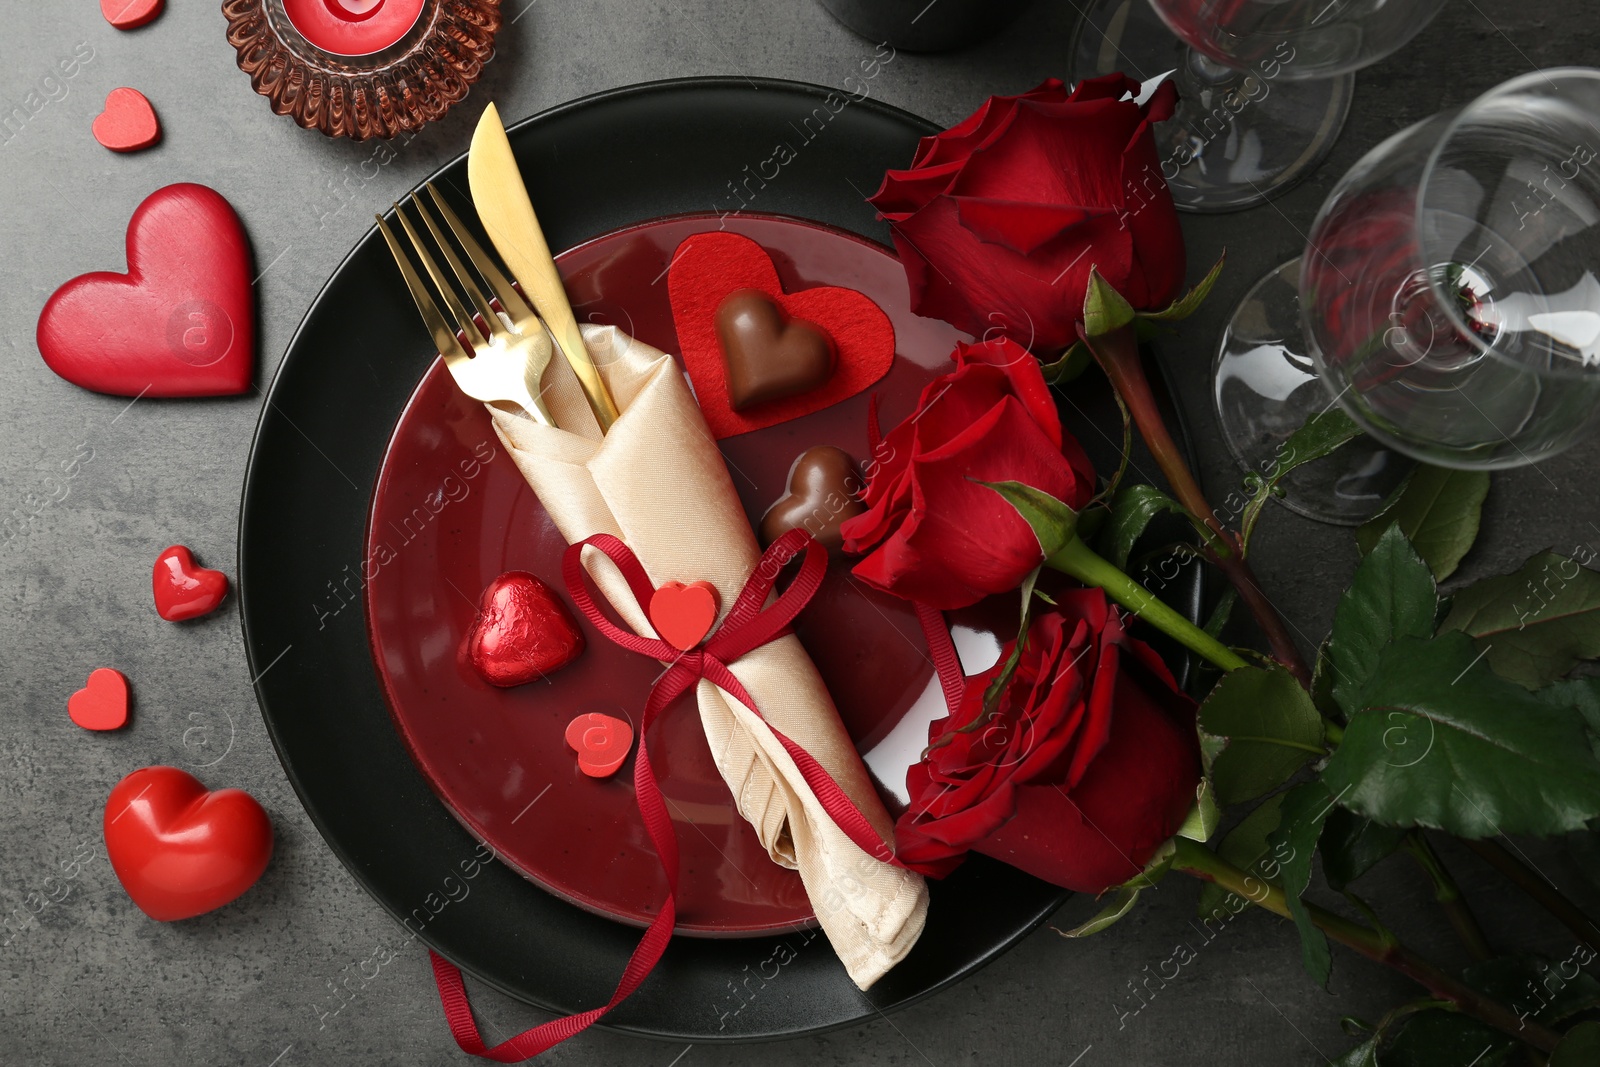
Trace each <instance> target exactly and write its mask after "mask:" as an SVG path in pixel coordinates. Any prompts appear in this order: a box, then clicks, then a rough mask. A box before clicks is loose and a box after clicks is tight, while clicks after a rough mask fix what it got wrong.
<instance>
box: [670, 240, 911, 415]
mask: <svg viewBox="0 0 1600 1067" xmlns="http://www.w3.org/2000/svg"><path fill="white" fill-rule="evenodd" d="M738 289H754V290H758V291H759V292H762V293H765V294H767V296H769V297H771V298H772V301H773V303H775V304H777V305H778V306H779V307H780V308H781V309H782V310H783V314H784V315H785V316H787V317H788V318H789V319H791V320H795V319H798V320H801V321H804V322H808V323H813V324H815V325H816V326H817V327H818V328H820V330H821V332H822V333H824V334H825V335H826V336H827V337H829V338H830V339H832V341H833V344H834V346H835V349H836V354H837V362H836V365H835V366H834V369H833V372H832V374H831V375H828V376H827V378H826V381H823V382H822V383H821V384H820V385H818V386H817V387H816V388H811V389H807V390H806V391H805V392H802V393H799V394H798V395H794V396H788V397H785V398H783V399H778V400H769V401H767V402H766V403H763V404H759V405H757V406H754V407H750V408H747V409H746V410H744V411H735V410H733V399H732V397H731V396H730V390H729V383H728V372H727V367H726V365H725V364H724V362H723V353H722V346H721V343H720V339H719V338H718V335H717V309H718V308H719V307H721V306H722V302H723V300H724V299H725V298H727V296H728V295H729V294H730V293H733V292H734V291H735V290H738ZM667 293H668V296H669V298H670V300H671V302H672V324H673V326H674V327H675V328H676V330H677V332H678V348H679V350H680V351H681V352H682V353H683V365H684V369H686V370H687V371H688V372H689V380H690V381H692V382H693V383H694V392H695V399H696V400H698V401H699V402H700V410H701V411H702V412H703V413H704V414H705V417H706V425H707V426H709V427H710V428H711V433H712V436H714V437H717V438H719V439H720V438H723V437H732V436H734V435H735V434H741V433H749V432H750V431H751V430H759V429H761V428H762V427H764V426H776V425H777V424H778V423H780V422H787V421H789V420H790V419H797V418H799V417H800V416H802V415H809V414H811V413H812V412H813V411H821V410H822V409H823V408H826V407H831V406H832V405H834V404H837V403H838V402H839V401H841V400H845V399H848V398H849V397H852V396H855V395H856V394H857V393H859V392H861V391H862V390H864V389H866V388H867V387H868V386H870V385H871V384H872V383H873V382H876V381H877V380H878V379H879V378H882V377H883V376H884V375H885V374H888V373H889V368H890V367H892V366H893V365H894V324H893V323H891V322H890V321H889V316H888V315H886V314H884V312H883V309H882V308H880V307H879V306H878V305H877V304H875V303H873V302H872V300H871V298H869V297H867V296H866V295H864V294H862V293H858V292H856V291H855V290H854V289H844V288H840V287H838V286H831V285H825V286H819V287H817V288H814V289H801V290H799V291H798V292H793V293H785V292H784V291H783V284H782V281H781V280H780V279H779V277H778V268H777V267H775V266H774V265H773V263H772V257H770V256H768V255H767V252H766V249H764V248H762V247H761V246H760V245H759V244H757V243H756V242H754V241H752V240H751V239H750V238H748V237H744V236H741V235H740V234H736V233H723V232H716V233H697V234H695V235H694V236H693V237H690V238H689V239H688V240H686V241H684V242H683V243H682V244H680V245H679V246H678V249H677V251H676V252H674V253H673V256H672V266H671V269H670V270H668V272H667Z"/></svg>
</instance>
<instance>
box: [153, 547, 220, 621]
mask: <svg viewBox="0 0 1600 1067" xmlns="http://www.w3.org/2000/svg"><path fill="white" fill-rule="evenodd" d="M151 586H152V589H153V591H154V592H155V598H156V614H158V615H160V616H161V617H162V618H163V619H166V620H167V621H168V622H182V621H183V620H185V619H198V618H199V617H200V616H202V615H206V614H209V613H210V612H213V611H215V610H217V606H218V605H219V604H221V603H222V602H223V601H224V600H225V599H227V596H228V576H227V575H226V574H223V573H222V572H221V571H214V570H210V569H208V568H206V567H202V566H200V565H199V564H197V563H195V561H194V556H193V555H191V554H190V552H189V549H188V548H186V547H185V546H183V545H173V546H172V547H171V548H167V549H164V550H163V551H162V553H161V555H159V556H157V557H156V567H155V574H154V575H153V576H152V578H151Z"/></svg>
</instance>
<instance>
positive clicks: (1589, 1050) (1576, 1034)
mask: <svg viewBox="0 0 1600 1067" xmlns="http://www.w3.org/2000/svg"><path fill="white" fill-rule="evenodd" d="M1597 1063H1600V1023H1579V1024H1578V1025H1577V1026H1574V1027H1573V1028H1572V1029H1571V1030H1569V1031H1568V1032H1567V1036H1566V1037H1563V1038H1562V1039H1561V1044H1559V1045H1557V1046H1556V1050H1555V1051H1554V1052H1553V1053H1551V1054H1550V1067H1594V1065H1595V1064H1597Z"/></svg>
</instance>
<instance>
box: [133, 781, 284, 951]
mask: <svg viewBox="0 0 1600 1067" xmlns="http://www.w3.org/2000/svg"><path fill="white" fill-rule="evenodd" d="M102 827H103V830H104V832H105V838H106V855H107V856H108V857H109V858H110V860H111V868H112V870H114V871H116V872H117V879H118V880H119V881H120V882H121V883H122V888H124V889H126V890H127V891H128V896H130V897H132V898H133V902H134V903H135V904H137V905H139V910H140V911H142V912H144V913H145V914H146V915H148V916H150V918H152V919H159V920H161V921H162V922H172V921H174V920H176V919H187V918H189V917H190V916H193V915H202V914H204V913H205V912H208V911H212V910H214V909H216V908H220V907H222V906H223V905H224V904H226V903H228V902H229V901H231V900H234V899H235V898H237V897H238V896H239V895H240V894H241V893H243V892H244V891H245V890H246V889H249V888H250V887H251V886H252V885H254V884H255V883H256V879H258V878H260V877H261V872H262V871H264V870H266V869H267V861H268V860H269V859H271V858H272V823H271V821H270V820H268V818H267V813H266V812H265V811H263V810H262V809H261V805H260V804H258V803H256V800H255V798H254V797H252V796H251V795H250V794H249V793H246V792H244V791H242V790H239V789H219V790H217V791H216V792H215V793H212V792H208V791H207V790H206V787H205V786H204V785H201V784H200V782H199V780H197V779H196V778H195V777H194V776H193V775H191V774H188V773H186V772H184V771H180V770H178V768H176V767H146V768H144V769H143V770H139V771H134V772H133V773H132V774H130V775H128V776H127V777H126V778H124V779H123V780H122V781H120V782H118V783H117V785H116V788H115V789H113V790H111V796H110V798H108V799H107V800H106V811H105V817H104V819H103V821H102Z"/></svg>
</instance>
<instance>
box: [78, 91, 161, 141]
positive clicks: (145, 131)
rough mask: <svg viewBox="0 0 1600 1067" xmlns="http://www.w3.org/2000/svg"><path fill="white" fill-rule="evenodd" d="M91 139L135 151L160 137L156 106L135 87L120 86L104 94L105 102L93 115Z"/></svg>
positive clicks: (159, 122)
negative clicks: (152, 105) (103, 106)
mask: <svg viewBox="0 0 1600 1067" xmlns="http://www.w3.org/2000/svg"><path fill="white" fill-rule="evenodd" d="M92 130H93V132H94V139H95V140H96V141H99V142H100V143H101V144H103V145H105V146H106V147H107V148H109V149H111V151H113V152H137V151H138V150H139V149H141V148H149V147H150V146H151V145H153V144H155V143H156V142H157V141H159V140H161V120H160V119H158V118H156V109H155V108H153V107H151V106H150V101H149V100H147V99H146V98H145V95H144V94H143V93H141V92H140V91H139V90H137V89H129V88H127V87H123V88H121V89H113V90H111V92H110V93H108V94H107V95H106V106H105V109H104V110H102V111H101V112H100V114H98V115H96V116H95V119H94V126H93V127H92Z"/></svg>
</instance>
